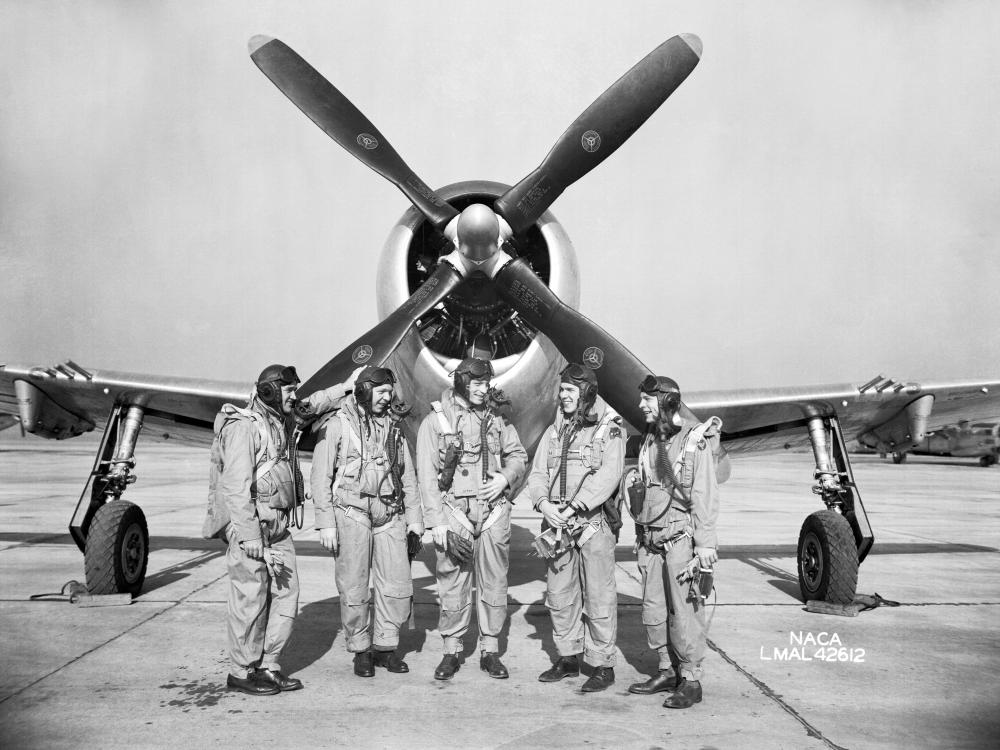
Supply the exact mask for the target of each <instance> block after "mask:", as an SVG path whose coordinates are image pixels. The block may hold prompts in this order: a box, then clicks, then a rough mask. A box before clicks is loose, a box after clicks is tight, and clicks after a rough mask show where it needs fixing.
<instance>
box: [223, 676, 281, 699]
mask: <svg viewBox="0 0 1000 750" xmlns="http://www.w3.org/2000/svg"><path fill="white" fill-rule="evenodd" d="M226 687H228V688H229V689H230V690H239V691H240V692H241V693H246V694H247V695H277V694H278V693H280V692H281V690H280V689H278V687H277V686H276V685H272V684H271V683H270V682H265V681H264V680H262V679H260V678H259V677H258V676H257V672H256V671H253V670H251V671H250V673H249V674H247V676H246V677H245V678H244V677H236V676H234V675H229V676H228V677H227V678H226Z"/></svg>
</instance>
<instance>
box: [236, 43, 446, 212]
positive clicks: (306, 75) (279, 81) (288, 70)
mask: <svg viewBox="0 0 1000 750" xmlns="http://www.w3.org/2000/svg"><path fill="white" fill-rule="evenodd" d="M248 46H249V49H250V59H252V60H253V61H254V62H255V63H256V64H257V67H258V68H260V69H261V72H263V73H264V75H266V76H267V77H268V78H269V79H271V82H272V83H273V84H274V85H275V86H277V87H278V89H279V90H280V91H281V93H283V94H284V95H285V96H287V97H288V98H289V99H291V100H292V103H293V104H295V106H296V107H298V108H299V109H301V110H302V112H303V113H305V115H306V116H307V117H308V118H309V119H310V120H312V121H313V122H314V123H316V124H317V125H318V126H319V127H320V129H321V130H322V131H323V132H324V133H326V134H327V135H328V136H330V137H331V138H333V140H335V141H336V142H337V143H339V144H340V145H341V146H342V147H343V148H344V149H346V150H347V151H348V152H349V153H350V154H352V155H353V156H355V157H356V158H357V159H359V160H360V161H361V162H362V163H364V164H366V165H367V166H368V167H370V168H371V169H374V170H375V171H376V172H378V173H379V174H380V175H382V176H383V177H385V178H386V179H387V180H389V182H391V183H392V184H394V185H395V186H396V187H398V188H399V189H400V190H401V191H403V194H404V195H405V196H406V197H407V198H409V199H410V202H411V203H412V204H413V205H414V206H416V207H417V209H418V210H419V211H420V212H421V213H422V214H423V215H424V216H426V217H427V220H428V221H429V222H430V223H431V224H433V225H434V228H435V229H438V230H441V229H443V228H444V227H445V226H446V225H447V224H448V222H449V221H451V220H452V219H453V218H454V217H456V216H458V212H457V211H456V210H455V209H454V208H452V207H451V206H450V205H449V204H448V203H447V201H445V200H443V199H442V198H441V197H440V196H439V195H438V194H437V193H435V192H434V191H433V190H431V189H430V188H429V187H428V186H427V184H426V183H425V182H424V181H423V180H421V179H420V178H419V177H417V175H416V174H414V172H413V170H412V169H410V168H409V167H408V166H407V165H406V162H405V161H403V159H402V157H401V156H400V155H399V154H397V153H396V150H395V149H394V148H393V147H392V146H391V145H390V144H389V141H388V139H387V138H386V137H385V136H384V135H382V134H381V133H380V132H379V131H378V128H376V127H375V126H374V125H373V124H372V122H371V120H369V119H368V118H367V117H365V116H364V115H363V114H361V111H360V110H359V109H358V108H357V107H355V106H354V105H353V104H352V103H351V101H350V100H349V99H348V98H347V97H346V96H344V95H343V94H342V93H340V91H338V90H337V89H336V87H334V85H333V84H332V83H330V82H329V81H328V80H326V79H325V78H324V77H323V76H322V75H320V73H319V72H318V71H317V70H316V69H315V68H314V67H312V66H311V65H310V64H309V63H307V62H306V61H305V60H303V59H302V58H301V57H300V56H299V54H298V53H297V52H295V50H293V49H292V48H291V47H289V46H288V45H287V44H285V43H284V42H282V41H281V40H280V39H274V38H272V37H269V36H264V35H261V34H258V35H257V36H255V37H253V38H252V39H251V40H250V43H249V45H248Z"/></svg>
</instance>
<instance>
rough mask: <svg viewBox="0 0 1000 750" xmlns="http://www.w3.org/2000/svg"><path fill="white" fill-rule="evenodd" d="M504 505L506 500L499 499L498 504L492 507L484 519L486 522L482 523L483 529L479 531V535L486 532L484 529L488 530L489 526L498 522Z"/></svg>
mask: <svg viewBox="0 0 1000 750" xmlns="http://www.w3.org/2000/svg"><path fill="white" fill-rule="evenodd" d="M506 504H507V500H506V499H505V498H503V497H501V498H500V502H498V503H497V504H496V505H494V506H493V508H492V509H491V510H490V514H489V515H488V516H487V517H486V520H485V521H483V528H481V529H480V530H479V533H480V534H482V533H483V532H484V531H486V529H488V528H489V527H490V526H492V525H493V524H495V523H496V522H497V521H499V520H500V518H501V516H503V511H504V506H505V505H506Z"/></svg>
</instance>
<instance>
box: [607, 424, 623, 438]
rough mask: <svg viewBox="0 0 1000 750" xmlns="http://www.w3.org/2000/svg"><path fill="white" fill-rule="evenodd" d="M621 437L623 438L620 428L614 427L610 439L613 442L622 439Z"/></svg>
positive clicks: (609, 433) (609, 434)
mask: <svg viewBox="0 0 1000 750" xmlns="http://www.w3.org/2000/svg"><path fill="white" fill-rule="evenodd" d="M621 436H622V431H621V428H620V427H612V428H611V430H610V431H609V432H608V437H610V438H611V439H612V440H613V439H615V438H620V437H621Z"/></svg>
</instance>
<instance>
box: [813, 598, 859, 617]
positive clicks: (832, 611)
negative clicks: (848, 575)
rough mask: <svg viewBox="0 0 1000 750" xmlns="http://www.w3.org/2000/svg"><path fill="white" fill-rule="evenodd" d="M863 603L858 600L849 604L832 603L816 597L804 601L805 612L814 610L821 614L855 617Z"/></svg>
mask: <svg viewBox="0 0 1000 750" xmlns="http://www.w3.org/2000/svg"><path fill="white" fill-rule="evenodd" d="M863 606H864V605H862V604H859V603H858V602H851V603H850V604H834V603H832V602H824V601H820V600H818V599H810V600H809V601H807V602H806V612H816V613H817V614H821V615H837V616H839V617H857V616H858V612H860V611H861V609H862V607H863Z"/></svg>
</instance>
